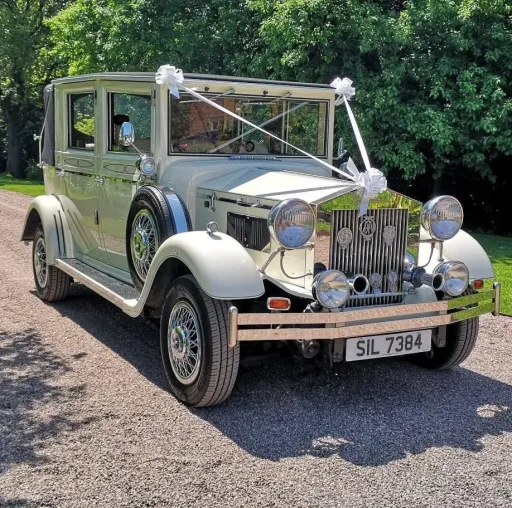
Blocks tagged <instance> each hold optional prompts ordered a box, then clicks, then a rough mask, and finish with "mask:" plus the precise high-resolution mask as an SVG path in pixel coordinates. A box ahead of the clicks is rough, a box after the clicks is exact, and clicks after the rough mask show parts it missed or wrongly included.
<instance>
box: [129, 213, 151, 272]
mask: <svg viewBox="0 0 512 508" xmlns="http://www.w3.org/2000/svg"><path fill="white" fill-rule="evenodd" d="M130 248H131V249H130V250H131V254H132V261H133V265H134V267H135V271H136V272H137V275H138V276H139V277H140V279H141V280H145V278H146V275H147V274H148V271H149V267H150V266H151V262H152V261H153V258H154V257H155V253H156V250H157V249H158V230H157V227H156V223H155V220H154V219H153V216H152V214H151V212H150V211H149V210H147V209H143V210H140V211H139V212H138V213H137V215H136V216H135V218H134V219H133V224H132V234H131V238H130Z"/></svg>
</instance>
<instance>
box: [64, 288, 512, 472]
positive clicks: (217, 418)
mask: <svg viewBox="0 0 512 508" xmlns="http://www.w3.org/2000/svg"><path fill="white" fill-rule="evenodd" d="M58 309H59V311H60V312H61V313H62V315H63V316H66V317H67V318H69V319H72V320H73V321H74V322H75V323H76V324H78V325H79V326H81V327H82V328H84V329H85V330H86V331H87V332H88V333H90V334H91V335H93V336H94V337H95V338H96V339H97V340H99V341H101V342H102V343H103V344H105V345H106V346H107V347H109V348H110V349H112V350H113V351H114V352H115V353H116V354H118V355H119V356H120V357H122V358H124V359H125V360H126V361H128V362H129V363H131V364H132V365H133V366H134V367H135V368H136V369H137V370H138V371H139V372H140V373H141V374H142V375H143V376H144V377H146V379H148V381H150V382H151V383H153V384H154V385H156V386H158V387H159V388H161V389H163V390H167V389H168V388H167V381H166V379H165V374H164V372H163V368H162V365H161V359H160V351H159V339H158V329H157V327H156V326H155V325H153V324H151V323H148V322H147V321H145V320H143V319H132V318H130V317H128V316H126V315H125V314H123V313H122V312H121V311H120V310H119V309H117V308H116V307H114V306H113V305H111V304H109V303H107V302H105V301H104V300H103V299H102V298H101V297H100V296H98V295H95V294H94V293H92V292H90V291H89V290H87V289H86V288H83V287H80V286H76V288H75V289H74V292H73V294H72V295H71V297H70V299H69V300H67V301H66V302H62V303H59V304H58ZM170 404H171V402H170ZM190 411H191V413H192V414H194V415H196V416H197V417H199V418H201V419H202V420H204V421H205V422H208V423H209V424H211V425H213V426H215V427H216V428H217V429H218V430H219V431H220V432H222V433H223V434H225V435H226V436H227V437H228V438H230V439H231V440H232V441H233V442H234V443H236V444H237V445H238V446H240V447H241V448H242V449H244V450H245V451H247V452H248V453H250V454H252V455H254V456H256V457H260V458H264V459H268V460H274V461H278V460H280V459H283V458H288V457H295V456H301V455H311V456H314V457H328V456H339V457H341V458H342V459H344V460H347V461H349V462H352V463H354V464H358V465H365V466H378V465H381V464H386V463H388V462H390V461H393V460H396V459H400V458H403V457H405V456H406V455H408V454H418V453H422V452H424V451H425V450H427V449H429V448H437V447H442V446H447V447H455V448H461V449H466V450H472V451H478V450H480V449H481V448H482V447H483V444H482V443H481V439H482V438H483V437H484V436H486V435H499V434H501V433H503V432H512V386H510V385H507V384H505V383H501V382H499V381H497V380H495V379H492V378H489V377H486V376H483V375H481V374H477V373H476V372H473V371H471V370H468V369H465V368H457V369H454V370H452V371H447V372H430V371H427V370H423V369H420V368H418V367H415V366H414V365H412V364H409V363H408V362H407V361H403V360H374V361H371V362H355V363H348V364H341V365H338V366H337V367H336V368H335V369H334V371H329V370H326V369H323V368H322V367H319V366H317V365H315V364H313V363H306V362H305V361H302V360H295V359H292V358H290V357H286V356H284V357H282V358H277V359H276V358H275V357H274V358H272V361H271V362H269V361H266V360H261V361H257V362H255V363H253V362H251V363H250V364H249V366H245V367H242V368H241V370H240V373H239V379H238V381H237V384H236V386H235V390H234V391H233V394H232V396H231V397H230V399H229V400H228V401H227V403H225V404H222V405H220V406H217V407H213V408H202V409H191V410H190Z"/></svg>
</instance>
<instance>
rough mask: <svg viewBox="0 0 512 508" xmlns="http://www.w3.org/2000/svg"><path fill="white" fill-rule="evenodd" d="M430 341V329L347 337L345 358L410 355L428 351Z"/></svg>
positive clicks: (360, 358)
mask: <svg viewBox="0 0 512 508" xmlns="http://www.w3.org/2000/svg"><path fill="white" fill-rule="evenodd" d="M431 343H432V330H419V331H415V332H404V333H393V334H388V335H372V336H371V337H358V338H356V339H347V344H346V356H345V358H346V360H347V362H355V361H357V360H369V359H371V358H382V357H386V356H401V355H410V354H413V353H421V352H422V351H430V349H431V347H432V345H431Z"/></svg>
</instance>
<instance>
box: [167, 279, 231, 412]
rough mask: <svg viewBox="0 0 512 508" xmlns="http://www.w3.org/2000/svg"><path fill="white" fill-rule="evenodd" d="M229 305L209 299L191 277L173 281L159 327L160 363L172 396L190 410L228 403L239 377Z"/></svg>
mask: <svg viewBox="0 0 512 508" xmlns="http://www.w3.org/2000/svg"><path fill="white" fill-rule="evenodd" d="M228 309H229V306H228V303H227V302H225V301H223V300H215V299H213V298H210V297H209V296H208V295H207V294H205V293H204V291H203V290H202V289H201V288H200V287H199V285H198V283H197V282H196V280H195V279H194V278H193V277H192V276H191V275H186V276H183V277H179V278H178V279H176V280H175V281H174V282H173V284H172V286H171V288H170V290H169V293H168V295H167V298H166V301H165V304H164V308H163V311H162V318H161V321H160V347H161V351H162V360H163V364H164V368H165V372H166V375H167V379H168V380H169V384H170V388H171V391H172V393H173V394H174V395H175V396H176V398H177V399H179V400H180V401H182V402H184V403H185V404H188V405H190V406H214V405H217V404H220V403H221V402H223V401H224V400H226V399H227V397H229V395H230V393H231V391H232V390H233V386H234V384H235V381H236V377H237V374H238V365H239V359H240V349H239V346H236V347H235V348H230V347H229V346H228V336H227V321H228Z"/></svg>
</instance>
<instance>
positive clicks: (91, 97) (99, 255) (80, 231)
mask: <svg viewBox="0 0 512 508" xmlns="http://www.w3.org/2000/svg"><path fill="white" fill-rule="evenodd" d="M59 103H60V108H59V110H58V113H59V114H60V118H61V121H62V125H61V127H62V129H61V131H60V132H61V133H62V135H61V136H60V141H59V143H60V146H58V147H57V148H58V150H57V152H56V166H57V169H56V175H57V178H59V179H63V181H64V187H65V192H62V195H61V197H60V199H61V201H62V204H63V208H64V212H65V214H66V216H67V219H68V224H69V226H70V228H71V230H72V234H73V239H74V240H75V244H76V245H75V247H76V256H77V257H78V258H80V259H82V260H83V261H85V262H90V263H92V264H94V262H95V261H102V259H103V249H102V245H101V237H100V232H99V226H98V219H97V209H98V183H97V180H98V178H99V165H98V162H97V156H96V153H97V149H98V147H97V143H96V140H97V139H98V135H97V131H98V120H97V117H96V113H97V107H96V91H95V84H94V83H93V82H91V83H77V84H74V85H68V86H67V87H66V88H65V89H63V90H61V91H60V94H59Z"/></svg>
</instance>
